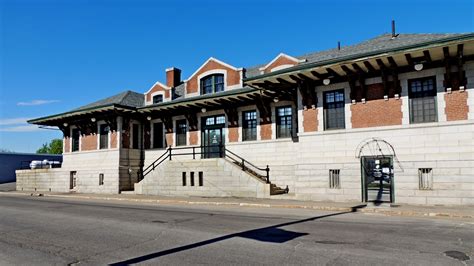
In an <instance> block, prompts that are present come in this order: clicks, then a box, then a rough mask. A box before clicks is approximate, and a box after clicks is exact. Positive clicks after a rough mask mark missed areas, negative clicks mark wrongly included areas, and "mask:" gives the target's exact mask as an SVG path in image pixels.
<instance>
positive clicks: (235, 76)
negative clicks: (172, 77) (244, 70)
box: [186, 60, 240, 93]
mask: <svg viewBox="0 0 474 266" xmlns="http://www.w3.org/2000/svg"><path fill="white" fill-rule="evenodd" d="M214 69H224V70H227V81H226V82H227V84H226V85H227V86H232V85H237V84H240V72H239V71H235V70H233V69H231V68H228V67H226V66H223V65H221V64H219V63H217V62H215V61H212V60H210V61H209V62H208V63H207V64H206V65H204V67H203V68H201V69H200V70H199V71H198V72H197V73H196V74H195V75H194V76H192V77H191V78H190V79H189V80H188V82H187V83H186V92H187V93H195V92H198V89H199V80H198V76H199V75H200V74H202V73H204V72H206V71H209V70H214Z"/></svg>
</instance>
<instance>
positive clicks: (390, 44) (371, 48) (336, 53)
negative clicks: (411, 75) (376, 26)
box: [246, 33, 464, 78]
mask: <svg viewBox="0 0 474 266" xmlns="http://www.w3.org/2000/svg"><path fill="white" fill-rule="evenodd" d="M461 35H464V34H462V33H456V34H425V33H420V34H399V35H398V36H397V37H396V38H393V39H392V34H382V35H379V36H377V37H375V38H372V39H369V40H367V41H363V42H361V43H358V44H354V45H349V46H342V47H341V50H338V49H337V48H334V49H329V50H324V51H319V52H314V53H309V54H305V55H302V56H296V58H298V59H306V60H307V61H306V62H304V63H300V64H299V65H305V64H309V63H315V62H322V61H326V60H331V59H337V58H342V57H346V56H354V55H357V54H364V53H367V52H377V51H383V50H387V49H396V48H401V47H404V46H409V45H415V44H421V43H425V42H432V41H437V40H442V39H445V38H451V37H456V36H461ZM265 65H266V64H262V65H258V66H253V67H250V68H247V71H246V77H247V78H250V77H254V76H258V75H260V74H261V73H260V70H259V68H261V67H263V66H265Z"/></svg>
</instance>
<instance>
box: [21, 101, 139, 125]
mask: <svg viewBox="0 0 474 266" xmlns="http://www.w3.org/2000/svg"><path fill="white" fill-rule="evenodd" d="M110 112H128V113H134V112H136V108H133V107H129V106H124V105H119V104H108V105H102V106H96V107H91V108H86V109H80V110H73V111H69V112H65V113H60V114H55V115H50V116H45V117H40V118H36V119H31V120H28V121H27V122H28V123H30V124H35V125H43V126H57V125H60V124H61V123H63V122H64V121H70V120H76V119H81V118H83V117H85V116H89V115H97V114H105V113H110Z"/></svg>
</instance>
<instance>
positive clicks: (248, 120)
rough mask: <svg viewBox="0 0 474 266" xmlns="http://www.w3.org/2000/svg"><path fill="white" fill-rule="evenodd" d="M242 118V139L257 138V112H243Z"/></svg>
mask: <svg viewBox="0 0 474 266" xmlns="http://www.w3.org/2000/svg"><path fill="white" fill-rule="evenodd" d="M242 119H243V127H242V140H244V141H246V140H257V112H256V111H247V112H243V113H242Z"/></svg>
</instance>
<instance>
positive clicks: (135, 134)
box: [132, 124, 140, 149]
mask: <svg viewBox="0 0 474 266" xmlns="http://www.w3.org/2000/svg"><path fill="white" fill-rule="evenodd" d="M132 148H133V149H140V125H138V124H133V126H132Z"/></svg>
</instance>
